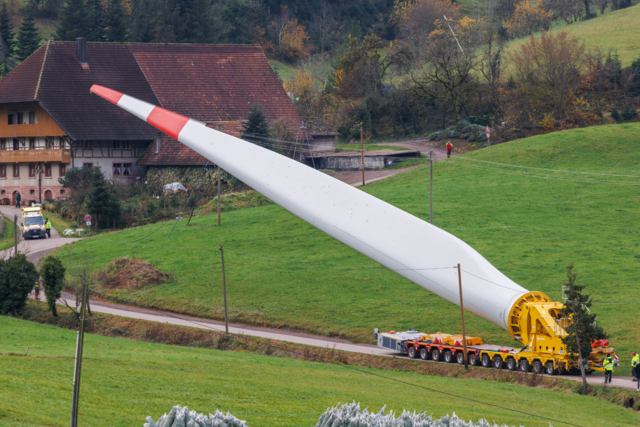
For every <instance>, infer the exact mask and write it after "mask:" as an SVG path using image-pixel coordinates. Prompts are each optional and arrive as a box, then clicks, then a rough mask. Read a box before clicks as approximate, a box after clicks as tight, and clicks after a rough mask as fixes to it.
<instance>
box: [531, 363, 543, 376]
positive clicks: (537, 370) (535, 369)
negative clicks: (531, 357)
mask: <svg viewBox="0 0 640 427" xmlns="http://www.w3.org/2000/svg"><path fill="white" fill-rule="evenodd" d="M533 373H534V374H538V375H542V374H543V373H544V369H543V368H542V362H541V361H539V360H535V361H534V362H533Z"/></svg>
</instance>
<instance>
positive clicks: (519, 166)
mask: <svg viewBox="0 0 640 427" xmlns="http://www.w3.org/2000/svg"><path fill="white" fill-rule="evenodd" d="M456 160H467V161H470V162H481V163H489V164H492V165H499V166H508V167H512V168H522V169H535V170H541V171H548V172H559V173H571V174H579V175H597V176H612V177H624V178H640V175H616V174H610V173H596V172H579V171H566V170H559V169H547V168H536V167H533V166H522V165H510V164H507V163H498V162H490V161H488V160H478V159H470V158H468V157H456Z"/></svg>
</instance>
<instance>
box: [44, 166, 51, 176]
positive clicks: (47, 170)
mask: <svg viewBox="0 0 640 427" xmlns="http://www.w3.org/2000/svg"><path fill="white" fill-rule="evenodd" d="M44 176H48V177H49V178H51V163H47V164H45V165H44Z"/></svg>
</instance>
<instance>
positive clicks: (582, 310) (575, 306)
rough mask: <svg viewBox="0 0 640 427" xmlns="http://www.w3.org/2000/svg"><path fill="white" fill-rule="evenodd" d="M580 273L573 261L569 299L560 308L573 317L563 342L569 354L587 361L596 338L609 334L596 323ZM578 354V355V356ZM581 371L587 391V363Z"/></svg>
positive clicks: (563, 315) (569, 275)
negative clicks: (580, 281) (579, 278)
mask: <svg viewBox="0 0 640 427" xmlns="http://www.w3.org/2000/svg"><path fill="white" fill-rule="evenodd" d="M577 278H578V275H577V274H575V273H574V272H573V263H571V264H569V265H568V266H567V279H568V282H567V283H565V287H564V293H565V296H566V298H567V301H566V302H565V303H564V306H563V307H562V309H561V310H560V313H561V315H562V317H563V318H565V319H571V322H570V324H569V325H567V326H566V327H565V331H566V332H567V335H566V336H565V337H563V338H562V343H563V344H565V345H566V346H567V354H570V355H571V357H572V359H573V360H574V361H578V360H576V359H581V360H582V361H586V360H588V358H589V355H590V354H591V343H592V342H593V341H594V340H601V339H605V338H607V334H606V333H605V332H604V331H603V330H602V328H601V327H600V326H598V325H597V324H596V315H595V314H591V312H590V311H589V307H591V304H592V302H591V295H586V294H584V293H582V291H583V290H584V288H585V286H584V285H578V284H577V283H576V279H577ZM576 356H578V357H576ZM579 366H580V373H581V374H582V383H583V390H584V392H585V393H586V391H587V377H586V376H585V374H586V372H585V365H584V363H580V365H579Z"/></svg>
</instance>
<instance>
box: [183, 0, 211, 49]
mask: <svg viewBox="0 0 640 427" xmlns="http://www.w3.org/2000/svg"><path fill="white" fill-rule="evenodd" d="M183 23H184V26H185V29H186V34H185V40H184V41H185V42H189V43H211V42H212V41H213V31H212V30H213V9H212V7H211V2H210V1H209V0H191V2H190V4H189V5H188V6H187V10H186V13H185V16H184V18H183Z"/></svg>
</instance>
